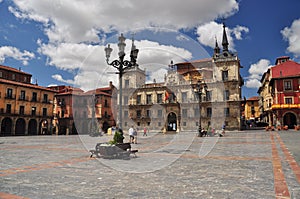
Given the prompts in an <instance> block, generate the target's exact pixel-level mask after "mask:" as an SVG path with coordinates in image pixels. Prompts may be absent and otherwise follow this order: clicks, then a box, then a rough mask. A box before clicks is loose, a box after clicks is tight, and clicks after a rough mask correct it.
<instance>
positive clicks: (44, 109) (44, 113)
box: [43, 108, 47, 117]
mask: <svg viewBox="0 0 300 199" xmlns="http://www.w3.org/2000/svg"><path fill="white" fill-rule="evenodd" d="M43 116H44V117H46V116H47V108H43Z"/></svg>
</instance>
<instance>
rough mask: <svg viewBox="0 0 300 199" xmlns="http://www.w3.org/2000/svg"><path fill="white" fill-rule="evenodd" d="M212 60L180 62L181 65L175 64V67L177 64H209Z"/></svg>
mask: <svg viewBox="0 0 300 199" xmlns="http://www.w3.org/2000/svg"><path fill="white" fill-rule="evenodd" d="M211 61H212V58H204V59H198V60H193V61H187V62H181V63H176V64H175V65H177V64H178V65H179V64H193V63H202V62H211Z"/></svg>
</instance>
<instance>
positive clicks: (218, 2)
mask: <svg viewBox="0 0 300 199" xmlns="http://www.w3.org/2000/svg"><path fill="white" fill-rule="evenodd" d="M13 2H14V5H13V6H11V7H9V10H10V12H11V13H13V14H14V15H15V16H16V17H17V18H20V19H22V20H33V21H35V22H39V23H41V24H42V25H43V26H42V28H43V31H44V33H45V35H46V36H47V38H48V39H46V40H44V41H43V40H40V39H39V40H38V41H37V44H38V45H39V46H40V47H39V49H38V51H39V53H41V54H42V55H45V56H47V64H49V65H51V66H55V67H57V68H58V69H60V70H65V71H69V72H71V73H74V71H76V73H77V74H74V80H70V79H65V78H64V77H63V76H61V75H60V76H59V75H54V76H53V78H55V79H56V80H59V81H61V82H65V83H71V82H72V81H73V83H74V84H76V85H80V87H81V88H82V89H84V90H89V89H92V88H93V87H92V86H93V85H94V84H95V83H96V84H97V86H107V82H109V80H111V79H112V80H113V83H114V84H115V85H117V83H118V78H117V75H115V74H108V72H111V71H116V70H114V68H113V67H111V66H107V64H106V63H105V61H104V60H105V57H104V56H105V55H104V46H102V44H103V43H104V41H105V40H107V38H106V37H107V36H108V35H110V33H112V32H115V31H116V32H127V31H131V32H139V31H141V30H145V29H147V28H149V27H155V28H158V29H160V28H165V29H169V30H170V29H171V30H173V31H176V30H179V29H189V28H193V27H195V26H197V25H199V24H204V23H207V22H209V21H212V20H214V19H216V18H219V17H228V16H230V15H233V14H234V13H235V12H237V11H238V8H239V7H238V6H239V5H238V2H237V1H236V0H201V1H198V0H187V1H185V2H184V3H183V2H182V1H181V0H164V1H161V0H152V1H136V0H124V1H122V3H120V1H117V0H110V1H106V0H90V1H88V2H87V1H85V0H64V1H61V0H52V1H40V0H14V1H13ZM178 13H180V14H178ZM220 30H221V31H222V28H221V29H220ZM241 32H246V30H245V29H243V27H242V28H241V29H238V27H237V30H236V31H235V33H234V34H233V35H235V38H237V39H240V38H241V35H239V33H241ZM210 33H211V32H210ZM210 35H211V34H210ZM143 38H145V37H143ZM187 38H188V37H186V38H184V37H177V38H176V39H177V41H182V39H187ZM213 38H214V35H213ZM168 39H169V38H168ZM229 39H230V41H231V40H232V38H231V36H229ZM166 43H168V42H166ZM213 43H214V39H213ZM95 44H98V45H95ZM231 44H232V46H233V42H231ZM111 46H112V48H113V49H114V51H113V53H112V57H113V58H117V57H118V55H117V49H118V48H117V46H116V44H111ZM128 46H130V44H129V43H128V44H127V47H128ZM136 46H137V47H138V48H139V49H140V53H139V56H138V63H139V64H140V66H146V65H147V70H148V71H149V72H150V74H151V75H152V77H151V79H153V78H155V79H156V80H157V82H158V81H160V80H161V78H162V74H163V72H164V71H165V69H164V68H161V66H162V65H168V64H169V63H170V60H173V61H174V63H176V62H181V61H186V60H190V59H191V58H192V54H191V53H190V52H189V51H188V50H186V49H184V47H177V46H175V45H173V46H172V44H170V45H162V44H160V43H158V42H155V41H147V40H142V41H136ZM128 54H129V53H128V52H127V56H128ZM158 71H160V72H159V73H158ZM99 78H101V80H99Z"/></svg>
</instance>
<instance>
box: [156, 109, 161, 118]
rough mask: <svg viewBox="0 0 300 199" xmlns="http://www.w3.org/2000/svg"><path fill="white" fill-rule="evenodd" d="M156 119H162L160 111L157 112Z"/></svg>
mask: <svg viewBox="0 0 300 199" xmlns="http://www.w3.org/2000/svg"><path fill="white" fill-rule="evenodd" d="M157 117H158V118H162V110H157Z"/></svg>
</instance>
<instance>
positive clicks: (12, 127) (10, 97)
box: [0, 65, 55, 136]
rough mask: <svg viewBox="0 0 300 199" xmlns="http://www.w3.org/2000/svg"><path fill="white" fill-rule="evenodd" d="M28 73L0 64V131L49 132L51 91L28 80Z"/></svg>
mask: <svg viewBox="0 0 300 199" xmlns="http://www.w3.org/2000/svg"><path fill="white" fill-rule="evenodd" d="M31 76H32V75H31V74H29V73H25V72H22V71H21V70H17V69H15V68H11V67H8V66H2V65H0V123H1V129H0V135H1V136H7V135H39V134H51V133H52V132H51V131H52V129H51V127H52V126H51V120H52V118H53V99H54V94H55V91H53V90H50V89H49V88H46V87H42V86H38V85H37V84H31Z"/></svg>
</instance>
